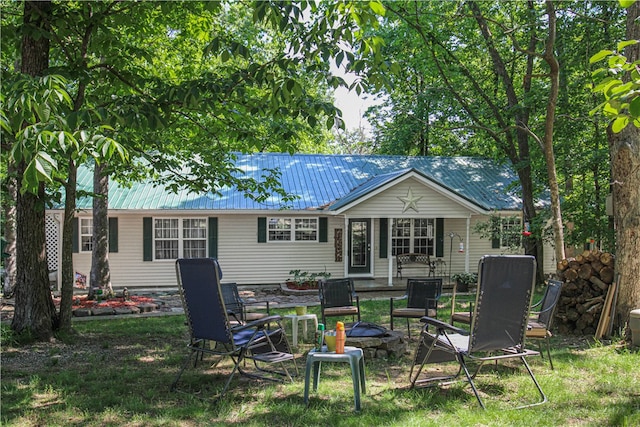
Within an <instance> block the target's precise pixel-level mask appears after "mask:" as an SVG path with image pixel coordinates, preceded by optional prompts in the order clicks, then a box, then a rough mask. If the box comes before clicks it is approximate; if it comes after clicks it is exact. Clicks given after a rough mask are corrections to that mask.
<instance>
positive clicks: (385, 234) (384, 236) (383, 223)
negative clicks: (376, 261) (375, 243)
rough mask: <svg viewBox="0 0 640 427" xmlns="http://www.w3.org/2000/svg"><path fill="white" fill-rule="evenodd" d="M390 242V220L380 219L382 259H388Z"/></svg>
mask: <svg viewBox="0 0 640 427" xmlns="http://www.w3.org/2000/svg"><path fill="white" fill-rule="evenodd" d="M388 242H389V220H388V219H387V218H380V258H386V257H387V250H388V244H389V243H388Z"/></svg>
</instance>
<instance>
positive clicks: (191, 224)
mask: <svg viewBox="0 0 640 427" xmlns="http://www.w3.org/2000/svg"><path fill="white" fill-rule="evenodd" d="M153 240H154V242H153V247H154V259H157V260H163V259H178V258H205V257H206V256H207V220H206V218H182V219H178V218H155V219H154V220H153Z"/></svg>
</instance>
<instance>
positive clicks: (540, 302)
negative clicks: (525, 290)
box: [529, 299, 542, 310]
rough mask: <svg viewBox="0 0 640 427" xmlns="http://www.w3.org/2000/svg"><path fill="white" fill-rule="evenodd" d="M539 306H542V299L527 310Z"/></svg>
mask: <svg viewBox="0 0 640 427" xmlns="http://www.w3.org/2000/svg"><path fill="white" fill-rule="evenodd" d="M540 304H542V299H540V301H538V302H537V303H535V304H533V305H532V306H531V307H529V310H531V309H532V308H536V307H538V306H539V305H540Z"/></svg>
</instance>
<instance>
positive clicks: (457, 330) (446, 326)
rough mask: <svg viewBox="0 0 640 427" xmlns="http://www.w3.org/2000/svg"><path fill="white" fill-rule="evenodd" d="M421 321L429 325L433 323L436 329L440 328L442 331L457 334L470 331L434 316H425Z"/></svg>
mask: <svg viewBox="0 0 640 427" xmlns="http://www.w3.org/2000/svg"><path fill="white" fill-rule="evenodd" d="M420 321H421V322H422V323H426V324H427V325H432V326H435V328H436V329H438V330H440V331H445V330H446V331H450V332H453V333H456V334H461V335H469V332H468V331H465V330H464V329H460V328H456V327H455V326H453V325H450V324H448V323H446V322H443V321H441V320H438V319H434V318H433V317H429V316H423V317H421V318H420Z"/></svg>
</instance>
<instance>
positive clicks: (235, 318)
mask: <svg viewBox="0 0 640 427" xmlns="http://www.w3.org/2000/svg"><path fill="white" fill-rule="evenodd" d="M227 316H228V317H233V319H234V320H235V321H236V322H238V323H242V321H241V320H240V319H238V316H236V312H235V311H233V310H227Z"/></svg>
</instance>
